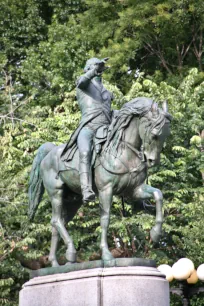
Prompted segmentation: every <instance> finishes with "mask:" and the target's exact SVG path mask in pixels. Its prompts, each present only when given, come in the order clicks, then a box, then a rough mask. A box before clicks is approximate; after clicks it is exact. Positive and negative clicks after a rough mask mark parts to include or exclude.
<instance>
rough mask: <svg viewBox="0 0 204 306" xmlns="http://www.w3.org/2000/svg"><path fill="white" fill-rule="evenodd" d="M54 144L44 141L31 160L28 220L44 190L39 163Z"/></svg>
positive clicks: (33, 213)
mask: <svg viewBox="0 0 204 306" xmlns="http://www.w3.org/2000/svg"><path fill="white" fill-rule="evenodd" d="M54 146H55V145H54V144H53V143H51V142H46V143H44V144H43V145H42V146H40V148H39V149H38V152H37V155H36V157H35V158H34V161H33V165H32V169H31V173H30V181H29V189H28V197H29V201H28V216H29V219H30V220H33V218H34V216H35V212H36V210H37V208H38V205H39V203H40V201H41V199H42V196H43V193H44V190H45V188H44V185H43V180H42V177H41V175H40V164H41V162H42V160H43V159H44V158H45V156H46V155H47V154H48V153H49V152H50V151H51V150H52V149H53V147H54Z"/></svg>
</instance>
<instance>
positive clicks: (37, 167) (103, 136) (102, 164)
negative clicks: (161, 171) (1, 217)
mask: <svg viewBox="0 0 204 306" xmlns="http://www.w3.org/2000/svg"><path fill="white" fill-rule="evenodd" d="M107 60H108V58H105V59H103V60H99V59H97V58H92V59H90V60H88V61H87V62H86V66H85V68H84V75H82V76H81V77H80V78H79V79H78V81H77V85H76V86H77V88H76V91H77V100H78V103H79V107H80V110H81V113H82V118H81V121H80V124H79V127H78V128H77V129H76V131H75V132H74V133H73V134H72V136H71V138H70V140H69V142H68V143H67V144H63V145H60V146H56V145H54V144H52V143H45V144H43V145H41V147H40V148H39V149H38V152H37V155H36V157H35V159H34V161H33V165H32V170H31V175H30V183H29V218H30V219H31V220H32V219H33V218H34V215H35V212H36V210H37V207H38V205H39V203H40V201H41V199H42V195H43V193H44V190H45V189H46V191H47V193H48V195H49V198H50V201H51V204H52V220H51V224H52V239H51V249H50V255H49V260H50V262H51V264H52V266H58V262H57V258H56V251H57V245H58V240H59V237H60V236H61V238H62V239H63V240H64V243H65V245H66V247H67V250H66V259H67V261H68V262H70V263H74V262H75V261H76V249H75V247H74V244H73V241H72V238H71V236H70V235H69V233H68V231H67V230H66V227H65V224H66V223H67V222H69V221H70V220H72V219H73V218H74V216H75V215H76V213H77V211H78V209H79V208H80V206H81V205H82V204H83V203H88V202H90V201H94V200H95V195H96V196H98V198H99V202H100V221H101V243H100V248H101V251H102V260H103V261H110V260H114V258H113V256H112V254H111V252H110V251H109V249H108V242H107V232H108V227H109V222H110V212H111V204H112V199H113V195H116V196H123V198H124V199H125V200H127V201H128V202H129V203H131V202H132V203H133V202H135V201H137V200H146V199H150V198H154V200H155V203H156V223H155V225H154V226H153V228H152V229H151V231H150V237H151V239H152V240H153V241H154V242H158V241H159V239H160V237H161V233H162V222H163V212H162V204H163V197H162V193H161V191H160V190H159V189H157V188H154V187H152V186H149V185H147V184H145V180H146V178H147V169H148V168H149V167H152V166H154V165H157V164H158V163H159V160H160V153H161V150H162V147H163V144H164V142H165V140H166V138H167V136H168V135H169V133H170V122H171V119H172V117H171V115H170V114H169V113H168V107H167V102H164V103H163V105H162V108H159V107H158V105H157V103H156V102H154V101H153V100H152V99H150V98H145V97H137V98H135V99H133V100H131V101H130V102H128V103H125V104H124V105H123V106H122V108H121V109H120V110H119V111H111V101H112V100H113V94H112V93H111V92H109V91H108V90H106V89H105V87H104V86H103V84H102V74H103V72H104V71H105V70H106V69H107V68H108V67H106V62H107Z"/></svg>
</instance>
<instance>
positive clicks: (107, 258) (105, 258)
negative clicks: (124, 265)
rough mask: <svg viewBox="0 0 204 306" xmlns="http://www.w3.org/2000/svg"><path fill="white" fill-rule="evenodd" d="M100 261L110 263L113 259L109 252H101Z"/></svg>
mask: <svg viewBox="0 0 204 306" xmlns="http://www.w3.org/2000/svg"><path fill="white" fill-rule="evenodd" d="M102 260H103V261H110V260H115V258H114V257H113V255H112V254H111V252H110V251H108V250H104V251H102Z"/></svg>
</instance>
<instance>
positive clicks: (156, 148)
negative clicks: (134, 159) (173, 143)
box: [139, 102, 171, 167]
mask: <svg viewBox="0 0 204 306" xmlns="http://www.w3.org/2000/svg"><path fill="white" fill-rule="evenodd" d="M170 121H171V116H170V115H169V113H168V107H167V102H164V103H163V109H159V108H158V106H157V104H156V103H153V104H152V108H151V110H150V111H149V112H148V113H147V114H146V115H145V116H144V117H142V118H141V119H140V125H139V134H140V137H141V139H142V145H143V152H144V157H145V159H146V162H147V166H148V167H153V166H155V165H157V164H159V162H160V153H161V150H162V147H163V144H164V142H165V140H166V138H167V136H168V135H169V134H170Z"/></svg>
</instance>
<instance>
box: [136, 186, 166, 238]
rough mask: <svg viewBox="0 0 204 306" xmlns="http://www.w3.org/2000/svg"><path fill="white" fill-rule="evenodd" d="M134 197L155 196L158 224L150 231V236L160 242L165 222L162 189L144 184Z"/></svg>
mask: <svg viewBox="0 0 204 306" xmlns="http://www.w3.org/2000/svg"><path fill="white" fill-rule="evenodd" d="M134 197H136V198H137V199H143V200H145V199H150V198H152V197H154V199H155V202H156V224H155V225H154V226H153V228H152V229H151V231H150V237H151V239H152V240H153V241H154V242H159V240H160V238H161V234H162V223H163V212H162V204H163V195H162V193H161V191H160V190H159V189H157V188H154V187H152V186H149V185H146V184H143V185H141V186H139V187H138V188H137V189H136V190H135V192H134Z"/></svg>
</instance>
